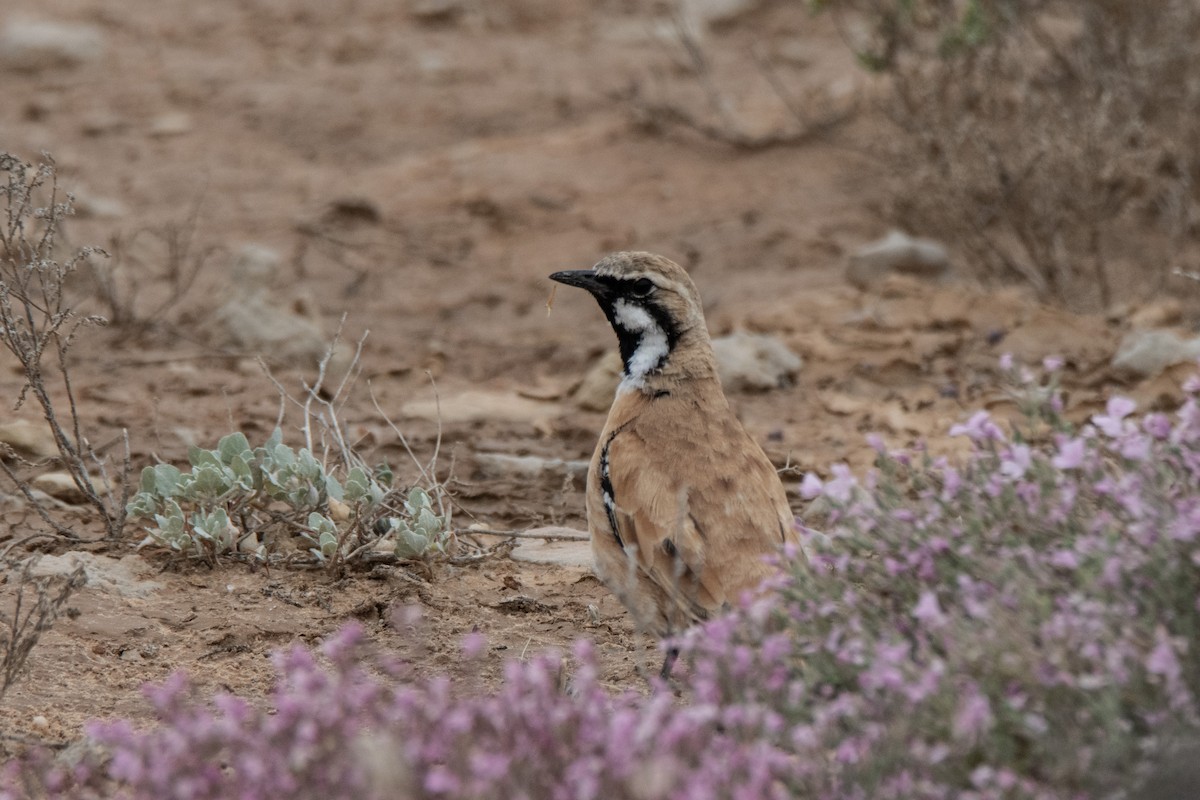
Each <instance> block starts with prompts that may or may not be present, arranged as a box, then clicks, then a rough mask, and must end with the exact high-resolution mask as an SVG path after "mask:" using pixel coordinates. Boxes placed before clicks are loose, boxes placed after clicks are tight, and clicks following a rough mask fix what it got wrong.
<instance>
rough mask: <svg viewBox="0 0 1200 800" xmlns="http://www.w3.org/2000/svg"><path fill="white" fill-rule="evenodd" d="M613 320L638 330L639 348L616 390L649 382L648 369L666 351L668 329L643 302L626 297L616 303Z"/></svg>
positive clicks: (658, 360) (656, 364) (635, 331)
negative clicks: (631, 301) (642, 305)
mask: <svg viewBox="0 0 1200 800" xmlns="http://www.w3.org/2000/svg"><path fill="white" fill-rule="evenodd" d="M613 321H615V322H616V323H617V324H618V325H620V326H621V327H622V328H623V329H624V330H626V331H628V332H630V333H636V334H638V345H637V349H636V350H634V351H633V357H632V358H630V359H629V365H628V366H627V367H626V368H625V373H624V375H623V376H622V379H621V384H620V386H618V387H617V394H621V393H622V392H627V391H630V390H633V389H642V388H644V387H645V385H646V373H648V372H650V371H651V370H652V369H654V368H655V367H657V366H658V365H659V364H660V363H661V362H662V360H663V359H664V358H666V357H667V353H669V352H670V349H671V348H670V346H669V345H668V344H667V332H666V331H664V330H663V329H662V326H660V325H659V324H658V323H657V322H655V321H654V317H652V316H650V314H649V313H648V312H647V311H646V309H644V308H642V307H641V306H638V305H634V304H633V303H630V302H628V301H626V300H618V301H617V302H615V303H613Z"/></svg>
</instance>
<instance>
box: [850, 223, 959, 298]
mask: <svg viewBox="0 0 1200 800" xmlns="http://www.w3.org/2000/svg"><path fill="white" fill-rule="evenodd" d="M949 269H950V256H949V254H948V253H947V252H946V248H944V247H943V246H942V245H941V244H939V243H937V242H935V241H933V240H931V239H916V238H913V237H912V236H909V235H908V234H906V233H903V232H901V231H892V232H891V233H889V234H888V235H887V236H885V237H883V238H882V239H880V240H878V241H876V242H872V243H871V244H869V245H867V246H865V247H863V248H861V249H860V250H859V251H858V252H856V253H855V254H854V255H852V256H851V257H850V263H849V264H848V265H847V267H846V280H847V281H849V282H850V283H851V284H853V285H854V286H856V287H858V288H859V289H866V288H867V287H868V286H870V285H872V284H874V283H876V282H877V281H879V280H881V279H882V278H884V277H886V276H887V275H890V274H892V273H896V272H899V273H903V274H906V275H914V276H916V277H919V278H924V279H926V280H935V279H937V278H941V277H942V276H943V275H945V274H946V273H947V272H948V271H949Z"/></svg>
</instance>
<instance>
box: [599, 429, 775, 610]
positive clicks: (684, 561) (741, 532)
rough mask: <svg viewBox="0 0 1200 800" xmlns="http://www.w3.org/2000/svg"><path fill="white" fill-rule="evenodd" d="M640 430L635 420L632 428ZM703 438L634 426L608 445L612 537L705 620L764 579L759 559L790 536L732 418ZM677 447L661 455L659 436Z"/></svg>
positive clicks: (763, 467)
mask: <svg viewBox="0 0 1200 800" xmlns="http://www.w3.org/2000/svg"><path fill="white" fill-rule="evenodd" d="M639 422H642V420H639ZM710 422H711V423H712V426H713V427H712V428H711V429H709V430H700V431H696V430H694V429H693V430H692V431H690V435H685V436H682V437H681V434H683V431H675V432H671V431H670V430H669V428H670V427H671V424H670V423H665V421H664V420H662V419H660V420H658V421H656V422H655V423H654V424H653V425H652V426H649V427H647V428H643V426H642V425H640V424H635V425H631V426H630V427H629V428H627V429H625V430H624V431H622V432H621V433H620V434H619V435H617V436H615V437H613V440H612V442H611V443H610V445H609V458H608V464H609V465H611V466H610V468H609V481H610V484H611V487H612V494H613V502H614V506H615V508H614V514H613V517H614V519H615V522H616V526H617V533H618V534H619V536H620V540H621V541H622V542H623V544H624V545H625V546H626V547H627V548H630V547H631V546H632V549H633V550H634V551H635V557H636V561H637V567H638V569H639V570H641V571H642V572H643V573H644V574H645V575H646V576H647V577H649V578H650V579H651V580H652V581H653V582H654V583H655V584H657V585H658V586H660V587H661V588H662V589H663V590H664V591H665V592H666V593H667V594H668V596H670V597H671V598H673V600H674V601H675V602H676V604H677V605H678V607H679V608H680V609H681V610H684V611H685V612H686V613H687V615H688V616H689V617H691V618H692V619H703V618H704V617H706V616H708V615H709V614H710V613H712V612H714V611H717V610H719V609H721V608H722V607H723V606H725V605H726V604H727V603H731V602H734V601H736V600H737V599H738V596H739V595H740V593H741V592H743V591H747V590H750V589H753V588H754V587H755V586H757V585H758V584H759V583H760V582H761V581H762V579H763V578H765V577H767V575H769V574H770V573H771V567H770V566H769V565H768V563H767V561H766V558H767V556H769V555H770V554H772V553H776V552H778V550H779V549H780V547H781V546H782V545H783V544H784V542H785V541H792V540H794V538H795V533H794V531H793V530H792V525H791V519H792V517H791V512H790V510H789V509H788V505H787V497H786V496H785V495H784V492H783V487H782V485H781V484H780V483H779V479H778V477H777V476H776V474H775V470H774V467H773V466H772V465H771V463H770V461H768V460H767V458H766V456H765V455H763V453H762V450H761V449H760V448H759V447H758V446H757V445H756V444H755V443H754V442H753V440H751V439H750V438H749V436H748V435H747V434H746V433H745V431H744V430H743V429H742V427H741V425H740V423H738V422H737V420H736V418H733V417H732V416H729V417H727V418H726V419H723V420H721V419H718V420H713V419H711V418H710ZM664 428H666V429H668V430H666V431H665V432H666V433H667V435H666V436H665V437H664V440H665V441H671V442H684V443H686V444H690V445H692V446H688V447H687V448H686V450H683V451H681V452H678V453H672V452H666V451H664V449H663V448H662V447H661V446H656V442H658V441H659V439H658V437H647V436H643V435H641V432H642V430H644V429H645V430H653V431H657V432H660V433H662V432H664Z"/></svg>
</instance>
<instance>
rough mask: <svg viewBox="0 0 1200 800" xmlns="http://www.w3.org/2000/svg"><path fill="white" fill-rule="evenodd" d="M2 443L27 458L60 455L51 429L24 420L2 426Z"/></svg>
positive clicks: (0, 431) (0, 436) (0, 432)
mask: <svg viewBox="0 0 1200 800" xmlns="http://www.w3.org/2000/svg"><path fill="white" fill-rule="evenodd" d="M0 443H2V444H6V445H8V446H9V447H11V448H12V449H13V450H16V451H17V455H20V456H24V457H25V458H54V457H55V456H57V455H58V445H56V444H55V443H54V437H53V436H52V435H51V434H50V429H49V428H47V427H46V426H45V425H36V424H34V423H32V422H28V421H26V420H23V419H15V420H13V421H12V422H6V423H4V424H3V425H0Z"/></svg>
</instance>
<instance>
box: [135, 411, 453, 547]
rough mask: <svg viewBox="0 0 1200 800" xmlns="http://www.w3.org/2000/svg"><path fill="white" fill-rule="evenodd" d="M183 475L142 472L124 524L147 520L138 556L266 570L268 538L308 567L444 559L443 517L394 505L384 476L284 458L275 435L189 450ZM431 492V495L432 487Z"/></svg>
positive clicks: (413, 494)
mask: <svg viewBox="0 0 1200 800" xmlns="http://www.w3.org/2000/svg"><path fill="white" fill-rule="evenodd" d="M188 463H189V464H190V469H188V470H180V469H179V468H177V467H175V466H172V465H170V464H156V465H154V466H150V467H146V468H145V469H144V470H143V471H142V478H141V485H140V490H139V491H138V492H137V494H135V495H134V496H133V498H132V499H131V500H130V503H129V506H128V512H129V516H130V517H132V518H139V519H146V520H151V521H152V524H150V525H147V526H146V528H145V529H146V532H147V535H146V538H145V539H144V540H143V541H142V544H141V546H143V547H145V546H151V545H156V546H159V547H163V548H166V549H168V550H170V551H173V552H176V553H180V554H183V555H188V556H193V557H199V558H203V559H205V560H208V561H212V560H213V559H215V558H216V557H217V556H221V555H225V554H229V553H241V554H249V555H250V556H252V557H253V558H255V559H257V560H260V561H262V560H267V559H268V558H270V557H271V556H273V555H277V553H274V552H272V547H271V544H270V543H272V542H274V543H278V541H279V538H280V537H279V536H278V535H275V536H273V537H272V536H271V535H270V534H272V533H275V534H278V532H279V531H282V532H283V533H284V534H285V535H288V536H292V535H294V536H296V537H298V538H299V541H300V543H301V544H302V545H303V547H304V549H305V551H306V552H307V553H308V555H309V556H311V558H312V560H313V561H315V562H316V563H318V564H321V565H325V566H327V567H330V568H331V569H336V568H338V567H339V566H340V565H342V564H344V563H346V562H347V561H351V560H353V559H355V558H358V557H360V556H363V555H364V554H366V553H375V554H381V553H383V552H384V551H385V549H387V545H388V544H391V547H390V554H391V555H392V556H393V557H395V558H397V559H400V560H410V559H417V558H425V557H430V556H433V555H436V554H444V553H445V552H446V549H447V546H448V545H449V543H450V541H451V531H450V524H449V522H450V521H449V515H448V514H441V513H439V512H438V511H437V510H435V504H434V501H433V499H432V498H431V496H430V494H429V492H428V491H426V490H425V489H423V488H420V487H413V488H411V489H410V490H409V491H408V492H407V495H406V496H405V497H404V499H403V500H400V501H399V502H398V503H394V502H393V499H397V500H399V496H398V495H399V493H398V491H396V490H393V489H392V488H391V483H392V473H391V470H390V469H388V468H387V467H386V466H382V467H379V468H375V469H370V468H368V467H366V466H363V465H356V466H353V467H350V468H349V469H348V470H339V472H343V473H344V474H342V476H341V477H340V478H339V477H338V476H337V475H335V474H333V472H331V471H330V469H328V468H326V466H325V465H323V464H322V463H321V462H320V461H319V460H318V459H317V458H316V457H315V456H314V455H313V454H312V452H311V451H310V450H309V449H308V448H301V449H300V450H298V451H297V450H294V449H293V448H291V447H289V446H288V445H286V444H284V443H283V436H282V433H281V432H280V431H279V430H278V429H276V431H275V432H274V433H273V434H272V435H271V437H270V438H269V439H267V441H266V443H265V444H263V445H262V446H261V447H256V448H252V447H251V446H250V442H249V440H248V439H247V438H246V436H245V435H244V434H242V433H232V434H229V435H228V436H225V437H224V438H222V439H221V440H220V441H219V442H218V443H217V447H216V448H215V449H213V450H204V449H202V448H199V447H193V448H191V449H190V450H189V452H188ZM434 491H435V492H436V491H440V490H439V489H437V488H436V487H434Z"/></svg>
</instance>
